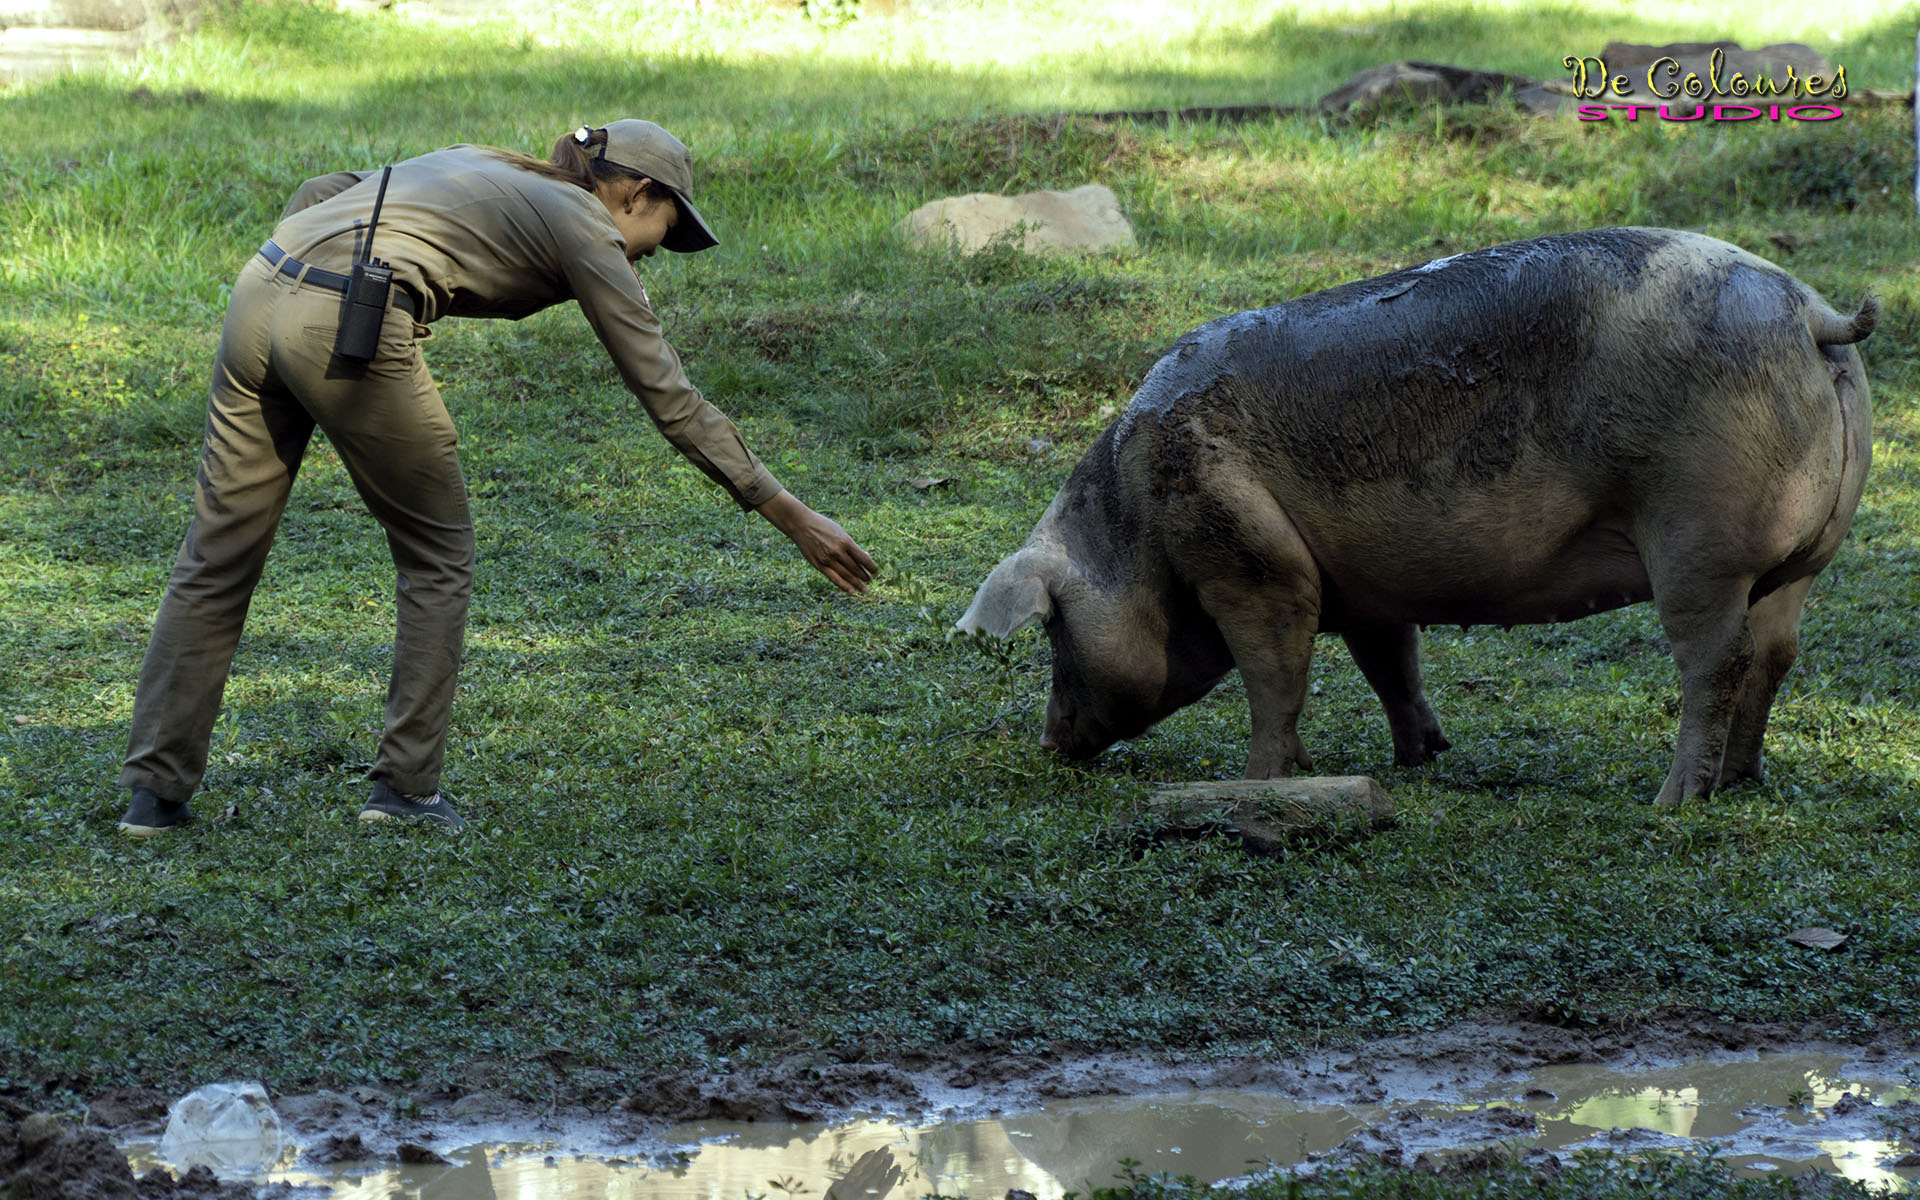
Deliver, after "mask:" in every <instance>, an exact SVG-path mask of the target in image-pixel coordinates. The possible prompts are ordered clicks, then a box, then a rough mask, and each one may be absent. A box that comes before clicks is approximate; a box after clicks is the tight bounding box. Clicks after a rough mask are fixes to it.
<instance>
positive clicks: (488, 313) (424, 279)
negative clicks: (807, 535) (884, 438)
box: [273, 146, 780, 508]
mask: <svg viewBox="0 0 1920 1200" xmlns="http://www.w3.org/2000/svg"><path fill="white" fill-rule="evenodd" d="M379 187H380V172H379V171H339V172H336V173H334V174H332V175H322V176H319V177H317V178H314V179H309V180H307V181H306V182H305V183H304V184H302V185H301V186H300V189H299V190H298V191H297V192H295V193H294V196H293V199H292V200H291V201H290V202H289V203H288V205H287V210H286V212H285V213H284V214H282V217H281V221H280V225H279V227H278V228H276V229H275V230H274V231H273V240H274V241H275V242H276V243H278V244H279V246H280V248H281V249H282V250H285V251H286V252H287V253H288V254H290V255H292V256H293V257H295V258H297V259H300V260H302V261H303V262H306V263H309V264H311V265H313V266H316V267H322V268H325V269H327V270H330V271H338V272H340V273H342V274H345V273H346V272H347V271H348V270H349V269H350V268H351V265H352V263H353V262H354V260H355V259H356V258H358V257H359V256H360V251H361V241H362V238H363V237H364V236H365V233H366V227H367V221H368V218H370V217H371V216H372V215H373V200H374V196H375V194H376V193H377V192H378V191H379ZM373 253H374V256H375V257H376V258H379V259H381V260H382V261H384V262H387V263H391V264H392V266H393V274H394V281H395V282H396V283H398V284H401V285H403V286H405V287H406V288H407V290H408V291H410V292H411V293H413V295H414V297H415V298H416V299H417V301H418V302H419V311H418V313H417V314H416V318H415V319H417V320H418V321H420V322H421V323H422V324H432V323H433V322H434V321H437V320H439V319H440V318H441V317H448V316H453V317H505V318H507V319H509V320H518V319H520V318H521V317H524V316H527V315H528V314H530V313H536V312H539V311H540V310H541V309H543V308H548V307H551V306H552V305H555V304H559V303H561V302H562V301H565V300H573V301H576V302H577V303H578V304H579V305H580V311H582V312H584V313H585V314H586V316H587V321H588V323H589V324H591V325H592V326H593V331H594V333H595V334H597V335H599V338H600V342H601V344H602V345H604V346H605V347H606V348H607V353H608V354H610V355H611V356H612V357H613V361H614V365H615V366H616V367H618V368H619V370H620V376H621V378H622V379H624V380H625V381H626V384H627V387H628V388H629V389H631V390H632V392H633V394H634V395H636V396H638V397H639V398H640V402H641V403H642V404H644V405H645V406H646V409H647V412H648V414H649V415H651V416H652V417H653V421H654V424H655V425H657V426H659V428H660V432H661V433H663V434H665V435H666V438H667V441H669V442H670V443H672V445H673V447H674V448H675V449H676V450H678V451H680V453H681V454H683V455H685V456H686V457H687V459H688V460H689V461H690V462H692V463H693V464H694V465H695V466H697V467H699V468H700V469H701V470H702V471H704V472H706V474H707V475H708V476H709V477H711V478H712V479H713V480H714V482H716V483H718V484H719V485H720V486H721V487H724V488H726V489H727V491H728V492H729V493H730V494H731V495H732V496H733V498H734V500H735V501H737V502H738V503H739V504H740V506H741V507H742V508H757V507H759V506H760V505H762V504H764V503H766V502H767V501H768V500H771V499H772V498H773V497H774V496H775V495H777V494H778V493H779V491H780V484H779V482H778V481H777V480H775V479H774V477H773V476H772V475H771V474H769V473H768V471H767V469H766V468H765V467H764V466H762V465H761V464H760V460H759V459H757V458H755V457H754V455H753V452H752V451H751V450H749V449H747V445H746V442H745V441H743V440H742V439H741V437H740V431H739V430H738V429H737V428H735V427H734V424H733V422H732V421H730V420H728V419H727V417H726V414H724V413H722V412H721V411H720V410H719V409H717V408H715V407H714V406H713V405H712V404H709V403H708V402H707V400H706V398H705V397H703V396H701V394H700V391H699V389H697V388H695V387H694V386H693V384H692V383H691V382H690V381H689V380H688V379H687V375H686V372H685V370H683V369H682V368H681V365H680V356H679V355H677V354H675V353H674V352H673V347H671V346H669V345H667V343H666V339H665V338H664V337H662V336H661V331H660V322H659V320H658V319H657V318H656V317H655V316H654V315H653V309H652V307H651V306H650V305H649V304H648V303H647V294H646V292H645V291H644V290H643V289H642V288H641V286H640V281H639V279H637V278H636V277H635V276H634V273H633V266H632V264H631V263H629V262H628V261H627V255H626V242H625V240H624V239H623V238H622V237H621V236H620V231H619V229H618V228H616V227H615V226H614V224H613V219H612V218H611V217H610V216H609V215H608V214H607V210H606V207H605V206H604V205H603V204H601V202H600V201H599V200H598V199H597V198H595V197H594V196H593V195H592V194H591V193H589V192H587V191H584V190H582V189H581V188H578V187H576V186H574V185H573V184H571V183H565V182H562V181H560V180H557V179H550V178H548V177H546V176H544V175H539V174H536V173H534V172H532V171H528V170H526V169H524V168H521V167H516V166H513V165H512V164H511V163H507V162H504V161H502V160H501V159H499V158H497V157H495V156H494V155H493V154H492V153H490V152H488V151H486V150H484V149H481V148H479V147H476V146H452V147H449V148H448V149H445V150H438V151H435V152H433V153H431V154H423V155H421V156H420V157H418V158H410V159H407V160H406V161H404V162H400V163H396V164H394V168H393V176H392V178H391V179H390V180H389V181H388V184H387V195H386V200H385V201H384V203H383V204H382V205H381V208H380V225H379V227H378V228H377V229H376V230H375V231H374V245H373Z"/></svg>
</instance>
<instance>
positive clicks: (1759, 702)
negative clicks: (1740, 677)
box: [1718, 575, 1813, 787]
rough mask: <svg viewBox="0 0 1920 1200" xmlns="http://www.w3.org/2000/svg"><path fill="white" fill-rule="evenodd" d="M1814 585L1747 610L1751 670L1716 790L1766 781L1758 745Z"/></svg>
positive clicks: (1790, 589) (1801, 584)
mask: <svg viewBox="0 0 1920 1200" xmlns="http://www.w3.org/2000/svg"><path fill="white" fill-rule="evenodd" d="M1812 586H1813V577H1812V576H1811V575H1809V576H1808V577H1806V578H1805V579H1799V580H1795V581H1794V582H1792V583H1789V584H1787V585H1786V586H1785V587H1782V588H1780V589H1778V590H1776V591H1774V592H1771V593H1769V594H1768V595H1766V596H1763V597H1761V599H1760V600H1758V601H1756V602H1755V604H1754V606H1753V607H1752V608H1751V609H1749V610H1748V611H1747V624H1748V626H1749V627H1750V628H1751V629H1752V630H1753V642H1754V655H1753V666H1752V668H1751V669H1749V670H1748V671H1747V678H1746V681H1745V683H1744V684H1743V685H1742V686H1741V689H1740V699H1739V702H1738V703H1737V704H1736V705H1735V706H1734V710H1733V727H1732V730H1731V731H1730V732H1729V733H1728V734H1727V753H1726V757H1725V758H1724V759H1723V760H1722V761H1721V764H1720V781H1719V784H1718V786H1720V787H1725V786H1726V785H1727V784H1730V783H1733V782H1734V781H1736V780H1740V779H1753V780H1760V779H1764V778H1765V777H1766V772H1765V764H1764V758H1763V755H1762V753H1761V746H1760V742H1761V739H1762V738H1763V737H1764V736H1765V735H1766V732H1767V716H1768V714H1770V713H1771V712H1772V711H1773V697H1774V694H1775V693H1777V692H1778V691H1779V690H1780V681H1781V680H1783V679H1785V678H1786V677H1787V671H1788V670H1789V669H1791V668H1792V666H1793V660H1794V659H1796V658H1798V657H1799V656H1800V613H1801V610H1802V608H1803V607H1804V606H1805V604H1806V602H1807V590H1808V589H1809V588H1811V587H1812Z"/></svg>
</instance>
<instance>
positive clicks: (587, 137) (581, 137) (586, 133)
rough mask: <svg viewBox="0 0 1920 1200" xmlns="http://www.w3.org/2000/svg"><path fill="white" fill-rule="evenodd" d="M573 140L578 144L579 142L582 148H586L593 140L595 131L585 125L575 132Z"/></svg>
mask: <svg viewBox="0 0 1920 1200" xmlns="http://www.w3.org/2000/svg"><path fill="white" fill-rule="evenodd" d="M573 140H574V141H576V142H579V143H580V144H581V145H582V146H584V145H586V144H587V143H588V142H590V141H592V140H593V130H591V129H588V128H587V127H586V126H585V125H582V126H581V127H580V128H578V129H576V130H574V131H573Z"/></svg>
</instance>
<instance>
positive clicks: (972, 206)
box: [900, 183, 1135, 254]
mask: <svg viewBox="0 0 1920 1200" xmlns="http://www.w3.org/2000/svg"><path fill="white" fill-rule="evenodd" d="M1023 226H1024V228H1022V227H1023ZM900 229H901V233H902V234H903V235H904V236H905V237H906V238H907V239H908V240H909V241H912V242H915V243H918V244H920V245H942V244H956V245H958V246H959V247H960V249H961V250H962V251H964V252H965V253H968V254H972V253H974V252H975V251H977V250H982V249H984V248H986V247H987V246H988V245H990V244H992V243H993V242H994V241H995V240H996V239H1000V238H1015V239H1016V240H1015V242H1014V244H1015V245H1016V246H1018V247H1019V248H1020V249H1021V250H1024V251H1026V252H1027V253H1029V254H1061V253H1072V252H1097V251H1103V250H1131V249H1133V248H1134V244H1135V243H1134V238H1133V226H1132V224H1130V223H1129V222H1128V221H1127V218H1126V215H1125V214H1124V213H1122V212H1121V211H1120V200H1119V198H1118V197H1116V196H1115V195H1114V194H1113V190H1112V189H1111V188H1109V187H1107V186H1106V185H1105V184H1099V183H1090V184H1087V185H1086V186H1085V187H1077V188H1074V189H1073V190H1072V191H1069V192H1027V193H1025V194H1024V195H1019V196H996V195H993V194H992V193H989V192H975V193H973V194H972V195H967V196H949V197H947V198H945V199H942V200H933V201H929V202H928V203H926V204H923V205H921V206H920V207H919V208H916V209H914V210H913V211H912V212H911V213H909V214H907V217H906V220H904V221H902V222H901V225H900Z"/></svg>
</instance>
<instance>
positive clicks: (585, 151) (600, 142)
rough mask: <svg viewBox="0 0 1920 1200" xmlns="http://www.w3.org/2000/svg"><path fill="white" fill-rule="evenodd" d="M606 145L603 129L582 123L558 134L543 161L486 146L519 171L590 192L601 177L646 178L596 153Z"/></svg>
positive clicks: (605, 132)
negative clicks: (530, 172)
mask: <svg viewBox="0 0 1920 1200" xmlns="http://www.w3.org/2000/svg"><path fill="white" fill-rule="evenodd" d="M606 145H607V131H606V130H604V129H589V128H588V127H586V126H585V125H582V126H581V127H580V128H579V129H576V130H575V131H573V132H572V133H569V134H566V135H564V136H562V137H561V139H560V140H559V141H557V142H555V143H554V144H553V154H552V155H551V156H550V157H549V158H548V159H547V160H546V161H545V162H542V161H541V160H539V159H537V158H535V157H533V155H531V154H520V153H517V152H515V151H512V150H500V149H496V148H494V147H491V146H489V147H487V152H488V153H489V154H492V155H493V156H494V157H495V158H497V159H499V160H500V161H502V162H506V163H511V164H513V165H514V166H516V167H519V168H521V169H522V170H525V171H532V172H533V173H534V174H536V175H544V176H546V177H547V178H548V179H558V180H560V181H561V182H563V183H571V184H572V185H573V186H575V187H577V188H580V189H582V190H584V191H589V192H591V191H592V190H593V189H594V185H595V184H597V183H598V182H599V181H600V180H602V179H645V178H646V176H644V175H642V174H640V173H639V172H638V171H634V170H631V169H629V168H627V167H623V166H621V165H620V164H619V163H611V162H608V161H607V160H606V159H605V158H603V157H601V156H600V155H603V154H605V153H606ZM596 147H598V148H599V149H600V154H594V153H593V150H594V149H595V148H596ZM647 190H648V192H649V193H651V192H652V191H653V188H652V187H651V186H649V187H648V189H647Z"/></svg>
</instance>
